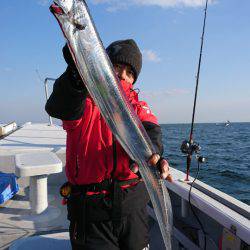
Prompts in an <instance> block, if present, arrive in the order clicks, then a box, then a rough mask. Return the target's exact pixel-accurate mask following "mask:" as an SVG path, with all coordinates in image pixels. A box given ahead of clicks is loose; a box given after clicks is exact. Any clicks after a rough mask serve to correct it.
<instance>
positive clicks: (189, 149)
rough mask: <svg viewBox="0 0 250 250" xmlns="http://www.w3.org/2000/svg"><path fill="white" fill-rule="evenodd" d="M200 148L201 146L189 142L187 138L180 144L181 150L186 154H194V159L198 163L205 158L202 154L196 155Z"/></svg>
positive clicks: (202, 161)
mask: <svg viewBox="0 0 250 250" xmlns="http://www.w3.org/2000/svg"><path fill="white" fill-rule="evenodd" d="M200 150H201V146H200V145H199V144H198V143H196V142H193V141H191V143H190V142H189V141H188V140H184V141H183V142H182V144H181V152H182V153H183V154H186V155H190V156H191V155H193V154H194V153H195V154H196V159H197V161H198V162H200V163H204V162H205V161H206V158H205V157H203V156H200V155H198V154H199V152H200Z"/></svg>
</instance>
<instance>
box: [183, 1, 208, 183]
mask: <svg viewBox="0 0 250 250" xmlns="http://www.w3.org/2000/svg"><path fill="white" fill-rule="evenodd" d="M207 6H208V0H206V5H205V9H204V19H203V28H202V35H201V46H200V55H199V62H198V69H197V74H196V86H195V96H194V104H193V114H192V122H191V129H190V135H189V140H184V141H183V142H182V145H181V151H182V152H183V153H184V154H186V155H187V171H186V179H185V181H189V171H190V166H191V160H192V155H193V153H196V154H198V153H199V151H200V150H201V147H200V146H199V144H197V143H195V142H194V141H193V132H194V120H195V111H196V101H197V94H198V86H199V79H200V68H201V59H202V52H203V44H204V35H205V28H206V19H207ZM197 160H198V162H200V163H203V162H205V158H204V157H202V156H199V157H197Z"/></svg>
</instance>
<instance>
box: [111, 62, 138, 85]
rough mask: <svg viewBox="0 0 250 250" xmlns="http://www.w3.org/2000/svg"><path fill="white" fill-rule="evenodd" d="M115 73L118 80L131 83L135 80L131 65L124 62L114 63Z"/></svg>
mask: <svg viewBox="0 0 250 250" xmlns="http://www.w3.org/2000/svg"><path fill="white" fill-rule="evenodd" d="M114 69H115V73H116V75H117V76H118V78H119V79H120V80H124V81H126V82H127V83H131V84H133V83H134V81H135V77H134V72H133V71H132V69H131V67H130V66H129V65H126V64H118V63H116V64H114Z"/></svg>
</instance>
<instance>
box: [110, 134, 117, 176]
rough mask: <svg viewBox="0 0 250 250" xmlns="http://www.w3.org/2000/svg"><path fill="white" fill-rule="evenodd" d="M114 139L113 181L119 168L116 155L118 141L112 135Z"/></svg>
mask: <svg viewBox="0 0 250 250" xmlns="http://www.w3.org/2000/svg"><path fill="white" fill-rule="evenodd" d="M112 138H113V170H112V172H111V179H114V174H115V170H116V168H117V153H116V139H115V136H114V135H112Z"/></svg>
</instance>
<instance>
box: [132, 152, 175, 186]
mask: <svg viewBox="0 0 250 250" xmlns="http://www.w3.org/2000/svg"><path fill="white" fill-rule="evenodd" d="M159 161H160V162H159ZM148 164H149V165H150V166H155V167H158V168H159V171H160V173H161V178H162V179H166V180H168V181H169V182H172V181H173V177H172V175H171V174H170V169H169V164H168V162H167V160H166V159H161V157H160V155H158V154H153V155H152V156H151V157H150V159H149V160H148ZM130 169H131V170H132V171H133V172H134V173H137V172H138V171H139V167H138V165H137V164H136V163H133V164H132V165H131V166H130Z"/></svg>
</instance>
